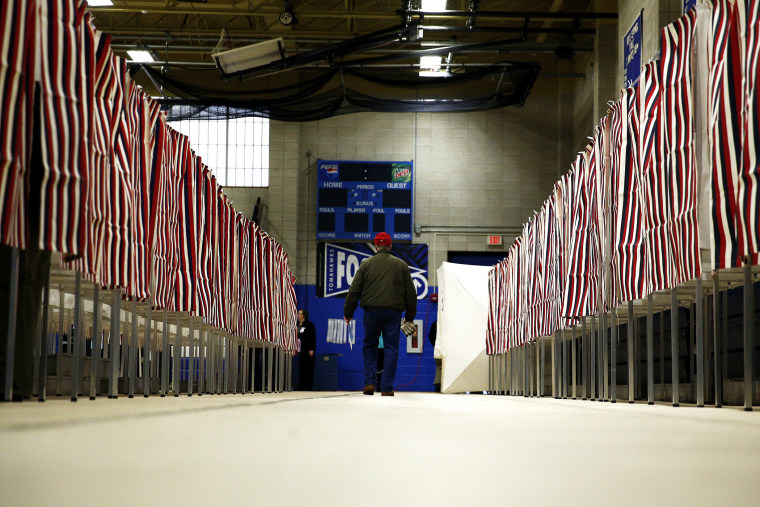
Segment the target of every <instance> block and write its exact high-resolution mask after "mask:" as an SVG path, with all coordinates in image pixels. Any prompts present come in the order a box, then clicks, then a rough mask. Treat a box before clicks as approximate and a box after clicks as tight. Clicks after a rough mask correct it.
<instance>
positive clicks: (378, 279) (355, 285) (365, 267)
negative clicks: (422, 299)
mask: <svg viewBox="0 0 760 507" xmlns="http://www.w3.org/2000/svg"><path fill="white" fill-rule="evenodd" d="M359 299H361V307H362V308H364V309H367V310H378V309H394V310H402V311H405V312H406V315H405V316H404V317H405V318H406V320H408V321H410V320H414V317H415V315H417V290H416V289H415V288H414V282H412V275H411V273H409V266H407V265H406V262H404V261H402V260H401V259H399V258H398V257H394V256H393V255H391V253H390V251H388V250H385V249H382V250H378V251H377V253H375V255H373V256H372V257H370V258H369V259H365V260H363V261H362V263H361V265H360V266H359V269H358V270H357V272H356V276H354V281H353V282H351V287H350V288H349V289H348V296H346V303H345V305H344V306H343V315H345V316H346V317H348V318H351V319H352V318H354V312H355V311H356V304H357V302H359Z"/></svg>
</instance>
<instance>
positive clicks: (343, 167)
mask: <svg viewBox="0 0 760 507" xmlns="http://www.w3.org/2000/svg"><path fill="white" fill-rule="evenodd" d="M412 170H413V163H412V162H361V161H345V160H318V161H317V171H318V172H317V206H318V207H317V239H332V240H352V241H366V240H369V239H371V238H373V237H374V235H375V234H377V233H378V232H387V233H388V234H390V235H391V238H393V239H394V240H411V239H412V228H413V223H414V220H413V217H414V210H413V203H414V199H413V188H412Z"/></svg>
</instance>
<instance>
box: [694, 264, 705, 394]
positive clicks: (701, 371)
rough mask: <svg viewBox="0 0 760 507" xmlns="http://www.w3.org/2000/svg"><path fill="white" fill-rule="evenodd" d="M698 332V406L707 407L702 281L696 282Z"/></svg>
mask: <svg viewBox="0 0 760 507" xmlns="http://www.w3.org/2000/svg"><path fill="white" fill-rule="evenodd" d="M695 292H696V304H695V306H696V312H697V315H696V317H697V322H696V327H697V329H696V332H697V406H698V407H704V406H705V361H704V359H705V323H704V301H703V300H702V296H703V291H702V279H701V278H697V280H696V288H695Z"/></svg>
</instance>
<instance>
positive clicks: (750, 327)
mask: <svg viewBox="0 0 760 507" xmlns="http://www.w3.org/2000/svg"><path fill="white" fill-rule="evenodd" d="M754 296H755V288H754V286H753V285H752V266H751V264H750V259H745V261H744V410H746V411H747V412H749V411H751V410H752V399H753V398H754V394H755V382H754V375H753V371H752V363H753V361H754V358H755V329H754V322H755V297H754Z"/></svg>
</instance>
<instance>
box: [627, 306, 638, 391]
mask: <svg viewBox="0 0 760 507" xmlns="http://www.w3.org/2000/svg"><path fill="white" fill-rule="evenodd" d="M633 327H634V326H633V301H628V324H627V325H626V326H625V329H626V331H625V332H626V335H625V336H626V342H627V343H626V345H627V348H628V403H633V402H634V399H635V398H634V396H635V392H634V385H635V383H636V376H635V366H634V364H633V341H634V340H635V339H636V337H635V336H634V335H635V333H634V329H633Z"/></svg>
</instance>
